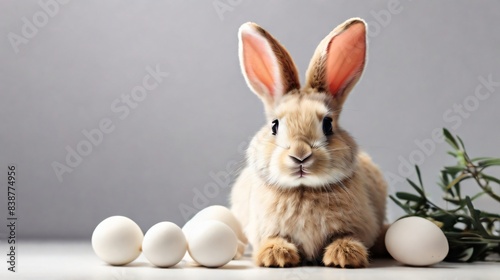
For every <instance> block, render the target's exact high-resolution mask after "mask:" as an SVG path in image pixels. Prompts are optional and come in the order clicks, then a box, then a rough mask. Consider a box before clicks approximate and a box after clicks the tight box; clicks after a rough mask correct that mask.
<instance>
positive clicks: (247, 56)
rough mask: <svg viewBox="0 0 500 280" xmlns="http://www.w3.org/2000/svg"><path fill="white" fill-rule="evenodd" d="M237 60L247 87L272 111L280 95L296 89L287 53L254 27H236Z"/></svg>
mask: <svg viewBox="0 0 500 280" xmlns="http://www.w3.org/2000/svg"><path fill="white" fill-rule="evenodd" d="M239 56H240V64H241V70H242V72H243V75H244V76H245V80H246V82H247V84H248V86H249V87H250V89H252V91H253V92H255V93H256V94H257V95H258V96H259V97H260V98H261V99H262V100H263V101H264V103H265V105H266V107H268V106H269V107H270V108H272V107H273V105H274V104H275V101H276V100H278V99H279V98H280V97H281V96H282V95H284V94H286V93H288V92H290V91H292V90H295V89H299V88H300V83H299V77H298V74H297V68H296V67H295V64H294V62H293V60H292V58H291V57H290V54H289V53H288V51H287V50H286V49H285V48H284V47H283V46H282V45H281V44H280V43H279V42H278V41H277V40H276V39H274V38H273V36H271V34H269V33H268V32H267V31H265V30H264V29H262V27H260V26H258V25H257V24H255V23H252V22H247V23H245V24H243V25H242V26H241V27H240V30H239ZM270 108H269V109H270Z"/></svg>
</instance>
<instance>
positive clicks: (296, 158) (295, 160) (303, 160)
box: [288, 153, 312, 164]
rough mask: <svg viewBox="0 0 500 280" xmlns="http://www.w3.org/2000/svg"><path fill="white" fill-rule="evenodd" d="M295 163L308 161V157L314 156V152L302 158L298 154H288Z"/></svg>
mask: <svg viewBox="0 0 500 280" xmlns="http://www.w3.org/2000/svg"><path fill="white" fill-rule="evenodd" d="M288 156H289V157H290V158H291V159H292V160H293V161H294V162H295V163H297V164H299V163H304V162H306V161H307V160H308V159H310V158H311V156H312V153H309V154H308V155H307V156H305V157H302V158H299V157H296V156H292V155H288Z"/></svg>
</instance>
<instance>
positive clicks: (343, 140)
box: [249, 127, 357, 188]
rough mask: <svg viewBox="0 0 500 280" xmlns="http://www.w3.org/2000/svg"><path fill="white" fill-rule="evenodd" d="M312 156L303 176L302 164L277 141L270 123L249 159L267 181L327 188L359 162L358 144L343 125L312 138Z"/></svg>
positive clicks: (260, 136)
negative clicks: (344, 129) (318, 137)
mask: <svg viewBox="0 0 500 280" xmlns="http://www.w3.org/2000/svg"><path fill="white" fill-rule="evenodd" d="M309 142H311V143H313V144H312V145H311V150H312V155H311V160H309V161H308V162H306V163H305V164H303V168H304V170H305V171H306V172H307V173H308V174H306V176H304V177H302V178H300V176H299V175H298V174H297V172H298V170H300V169H299V166H298V165H297V164H296V163H294V162H293V160H292V159H291V158H290V157H289V152H290V150H289V147H286V143H285V144H281V143H279V142H278V141H277V139H276V137H275V136H274V135H272V134H271V133H270V131H269V129H268V128H267V127H265V128H263V129H262V130H261V131H260V132H259V133H258V134H257V136H256V137H255V138H254V140H253V141H252V144H251V146H250V149H251V150H252V151H250V153H249V160H250V162H252V163H253V164H254V166H255V167H256V170H257V171H258V174H259V175H260V177H261V179H263V181H265V182H267V183H268V184H269V185H274V186H278V187H280V188H294V187H299V186H307V187H312V188H323V187H326V186H328V185H330V184H333V183H338V182H341V181H342V180H343V179H345V178H347V177H349V176H350V175H351V174H352V172H353V167H354V166H355V160H356V154H357V146H356V144H355V142H354V140H353V139H352V137H351V136H350V135H349V134H348V133H347V132H345V131H343V130H341V129H340V128H337V129H336V132H335V134H334V135H332V136H330V137H328V138H326V137H321V139H319V140H318V139H311V140H310V141H309Z"/></svg>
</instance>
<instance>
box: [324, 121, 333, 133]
mask: <svg viewBox="0 0 500 280" xmlns="http://www.w3.org/2000/svg"><path fill="white" fill-rule="evenodd" d="M323 133H324V134H325V135H326V136H329V135H332V134H333V127H332V118H330V117H325V118H324V119H323Z"/></svg>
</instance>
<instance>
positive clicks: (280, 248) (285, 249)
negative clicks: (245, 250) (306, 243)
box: [255, 237, 300, 267]
mask: <svg viewBox="0 0 500 280" xmlns="http://www.w3.org/2000/svg"><path fill="white" fill-rule="evenodd" d="M255 262H256V263H257V265H259V266H265V267H290V266H297V265H298V264H299V262H300V256H299V252H298V250H297V247H296V246H295V245H293V244H292V243H290V242H288V241H286V240H285V239H283V238H281V237H273V238H269V239H267V240H265V241H264V242H263V243H262V246H261V247H260V249H259V251H258V252H257V253H256V254H255Z"/></svg>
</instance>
